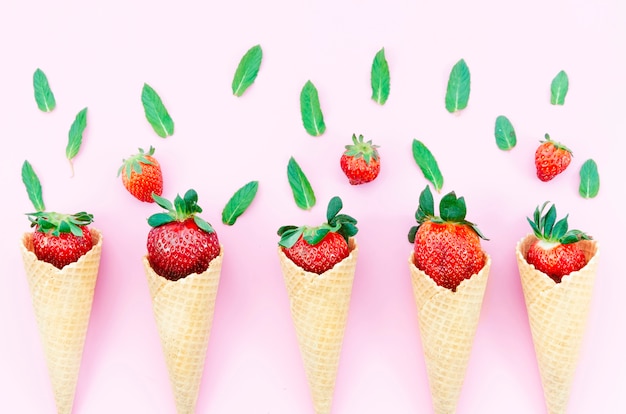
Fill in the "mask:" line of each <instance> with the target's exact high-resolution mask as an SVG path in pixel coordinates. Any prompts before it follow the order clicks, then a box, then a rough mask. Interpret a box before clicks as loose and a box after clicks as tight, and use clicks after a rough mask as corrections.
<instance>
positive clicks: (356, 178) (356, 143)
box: [339, 134, 380, 185]
mask: <svg viewBox="0 0 626 414" xmlns="http://www.w3.org/2000/svg"><path fill="white" fill-rule="evenodd" d="M352 142H353V143H352V144H350V145H346V150H345V151H344V153H343V155H342V156H341V159H340V162H339V163H340V165H341V169H342V170H343V172H344V173H345V174H346V177H348V181H349V182H350V184H352V185H358V184H365V183H369V182H370V181H373V180H374V179H375V178H376V177H378V173H379V172H380V156H379V154H378V145H374V144H372V141H366V142H364V141H363V135H359V138H358V139H357V137H356V135H355V134H353V135H352Z"/></svg>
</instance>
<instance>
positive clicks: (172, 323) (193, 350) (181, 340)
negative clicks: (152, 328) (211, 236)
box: [143, 249, 224, 414]
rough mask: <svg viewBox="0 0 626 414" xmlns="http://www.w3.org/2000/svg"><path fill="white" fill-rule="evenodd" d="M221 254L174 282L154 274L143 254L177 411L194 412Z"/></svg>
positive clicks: (211, 321) (191, 413) (221, 252)
mask: <svg viewBox="0 0 626 414" xmlns="http://www.w3.org/2000/svg"><path fill="white" fill-rule="evenodd" d="M223 254H224V250H223V249H221V250H220V254H219V255H218V256H217V257H216V258H214V259H213V260H212V261H211V263H210V264H209V267H208V269H207V270H206V271H204V272H203V273H193V274H191V275H188V276H186V277H184V278H181V279H178V280H176V281H171V280H168V279H166V278H164V277H162V276H159V275H158V274H156V273H155V272H154V270H152V267H151V266H150V263H149V261H148V257H147V256H144V257H143V265H144V269H145V272H146V278H147V280H148V287H149V289H150V296H151V298H152V310H153V313H154V319H155V322H156V325H157V329H158V332H159V337H160V339H161V347H162V349H163V354H164V357H165V362H166V365H167V370H168V373H169V378H170V383H171V385H172V391H173V393H174V399H175V401H176V412H177V413H178V414H193V413H195V409H196V402H197V400H198V393H199V391H200V382H201V380H202V373H203V371H204V361H205V357H206V351H207V346H208V342H209V335H210V333H211V326H212V324H213V313H214V310H215V299H216V297H217V289H218V285H219V280H220V273H221V270H222V259H223Z"/></svg>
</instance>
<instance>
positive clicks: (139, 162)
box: [117, 147, 163, 203]
mask: <svg viewBox="0 0 626 414" xmlns="http://www.w3.org/2000/svg"><path fill="white" fill-rule="evenodd" d="M120 175H122V184H123V185H124V187H125V188H126V189H127V190H128V192H129V193H131V194H132V195H133V196H134V197H135V198H137V199H138V200H139V201H145V202H148V203H152V202H154V200H153V199H152V193H154V194H156V195H158V196H160V195H161V194H163V173H162V172H161V165H160V164H159V162H158V161H157V160H156V158H154V148H153V147H150V149H149V150H148V152H145V151H144V150H143V149H142V148H139V152H138V153H137V154H134V155H132V156H131V157H129V158H127V159H124V160H123V161H122V165H121V166H120V168H119V169H118V170H117V176H118V177H119V176H120Z"/></svg>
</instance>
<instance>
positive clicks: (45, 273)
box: [20, 228, 103, 414]
mask: <svg viewBox="0 0 626 414" xmlns="http://www.w3.org/2000/svg"><path fill="white" fill-rule="evenodd" d="M90 233H91V237H92V241H93V247H92V248H91V250H90V251H88V252H87V253H86V254H84V255H83V256H82V257H81V258H80V259H79V260H78V261H77V262H74V263H71V264H69V265H67V266H65V267H64V268H63V269H57V268H56V267H54V266H53V265H51V264H50V263H46V262H44V261H42V260H39V259H37V256H35V253H34V252H33V235H32V233H25V234H24V235H23V237H22V243H21V245H20V246H21V252H22V259H23V262H24V269H25V271H26V278H27V280H28V286H29V288H30V293H31V297H32V301H33V308H34V312H35V317H36V319H37V326H38V327H39V333H40V336H41V341H42V345H43V349H44V353H45V357H46V363H47V365H48V372H49V376H50V381H51V383H52V390H53V393H54V399H55V401H56V406H57V412H58V414H70V413H71V412H72V406H73V405H74V394H75V392H76V384H77V382H78V374H79V371H80V363H81V359H82V355H83V346H84V344H85V337H86V335H87V327H88V325H89V316H90V315H91V305H92V302H93V295H94V290H95V287H96V279H97V277H98V268H99V266H100V255H101V252H102V240H103V238H102V235H101V234H100V232H99V231H98V230H97V229H94V228H90Z"/></svg>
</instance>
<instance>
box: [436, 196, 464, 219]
mask: <svg viewBox="0 0 626 414" xmlns="http://www.w3.org/2000/svg"><path fill="white" fill-rule="evenodd" d="M466 214H467V208H466V206H465V199H464V198H463V197H459V198H457V197H456V194H455V193H454V191H452V192H450V193H448V194H446V195H444V196H443V197H442V198H441V201H440V202H439V215H440V216H441V218H442V219H443V220H444V221H452V222H457V223H460V222H462V221H463V220H465V215H466Z"/></svg>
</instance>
